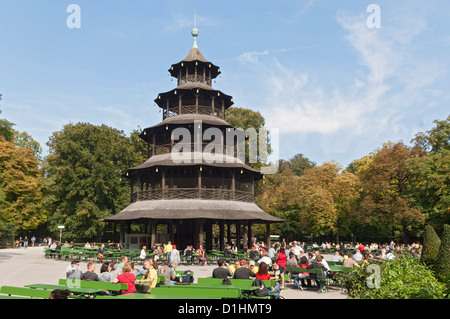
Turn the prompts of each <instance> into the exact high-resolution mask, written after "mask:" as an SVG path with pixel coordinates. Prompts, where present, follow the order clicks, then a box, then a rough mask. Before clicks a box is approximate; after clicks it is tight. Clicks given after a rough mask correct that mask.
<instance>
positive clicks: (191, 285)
mask: <svg viewBox="0 0 450 319" xmlns="http://www.w3.org/2000/svg"><path fill="white" fill-rule="evenodd" d="M175 286H177V287H186V288H217V289H229V288H238V289H241V290H244V291H253V290H256V289H258V288H259V287H258V286H248V285H214V284H196V283H195V284H189V285H177V284H175Z"/></svg>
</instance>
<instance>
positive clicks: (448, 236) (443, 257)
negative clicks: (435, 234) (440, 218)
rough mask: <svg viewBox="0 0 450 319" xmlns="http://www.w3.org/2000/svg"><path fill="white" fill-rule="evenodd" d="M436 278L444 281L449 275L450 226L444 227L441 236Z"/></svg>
mask: <svg viewBox="0 0 450 319" xmlns="http://www.w3.org/2000/svg"><path fill="white" fill-rule="evenodd" d="M435 268H436V276H437V277H438V278H440V279H444V278H445V277H446V276H448V275H450V225H447V224H446V225H444V231H443V233H442V235H441V245H440V247H439V253H438V256H437V259H436V267H435Z"/></svg>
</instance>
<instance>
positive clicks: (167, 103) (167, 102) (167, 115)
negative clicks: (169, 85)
mask: <svg viewBox="0 0 450 319" xmlns="http://www.w3.org/2000/svg"><path fill="white" fill-rule="evenodd" d="M166 117H169V98H167V100H166Z"/></svg>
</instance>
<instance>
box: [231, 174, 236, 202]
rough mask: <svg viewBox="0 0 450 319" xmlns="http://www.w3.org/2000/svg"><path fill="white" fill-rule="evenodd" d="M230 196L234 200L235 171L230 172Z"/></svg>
mask: <svg viewBox="0 0 450 319" xmlns="http://www.w3.org/2000/svg"><path fill="white" fill-rule="evenodd" d="M231 194H232V195H231V196H232V199H233V200H235V198H236V172H234V171H232V172H231Z"/></svg>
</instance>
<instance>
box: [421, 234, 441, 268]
mask: <svg viewBox="0 0 450 319" xmlns="http://www.w3.org/2000/svg"><path fill="white" fill-rule="evenodd" d="M422 237H423V250H422V256H421V260H422V262H423V263H425V264H426V265H428V266H429V267H433V265H434V264H435V262H436V258H437V256H438V253H439V247H440V246H441V240H440V239H439V236H438V235H437V234H436V232H435V231H434V228H433V227H432V226H431V225H427V226H425V232H424V233H423V235H422Z"/></svg>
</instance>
